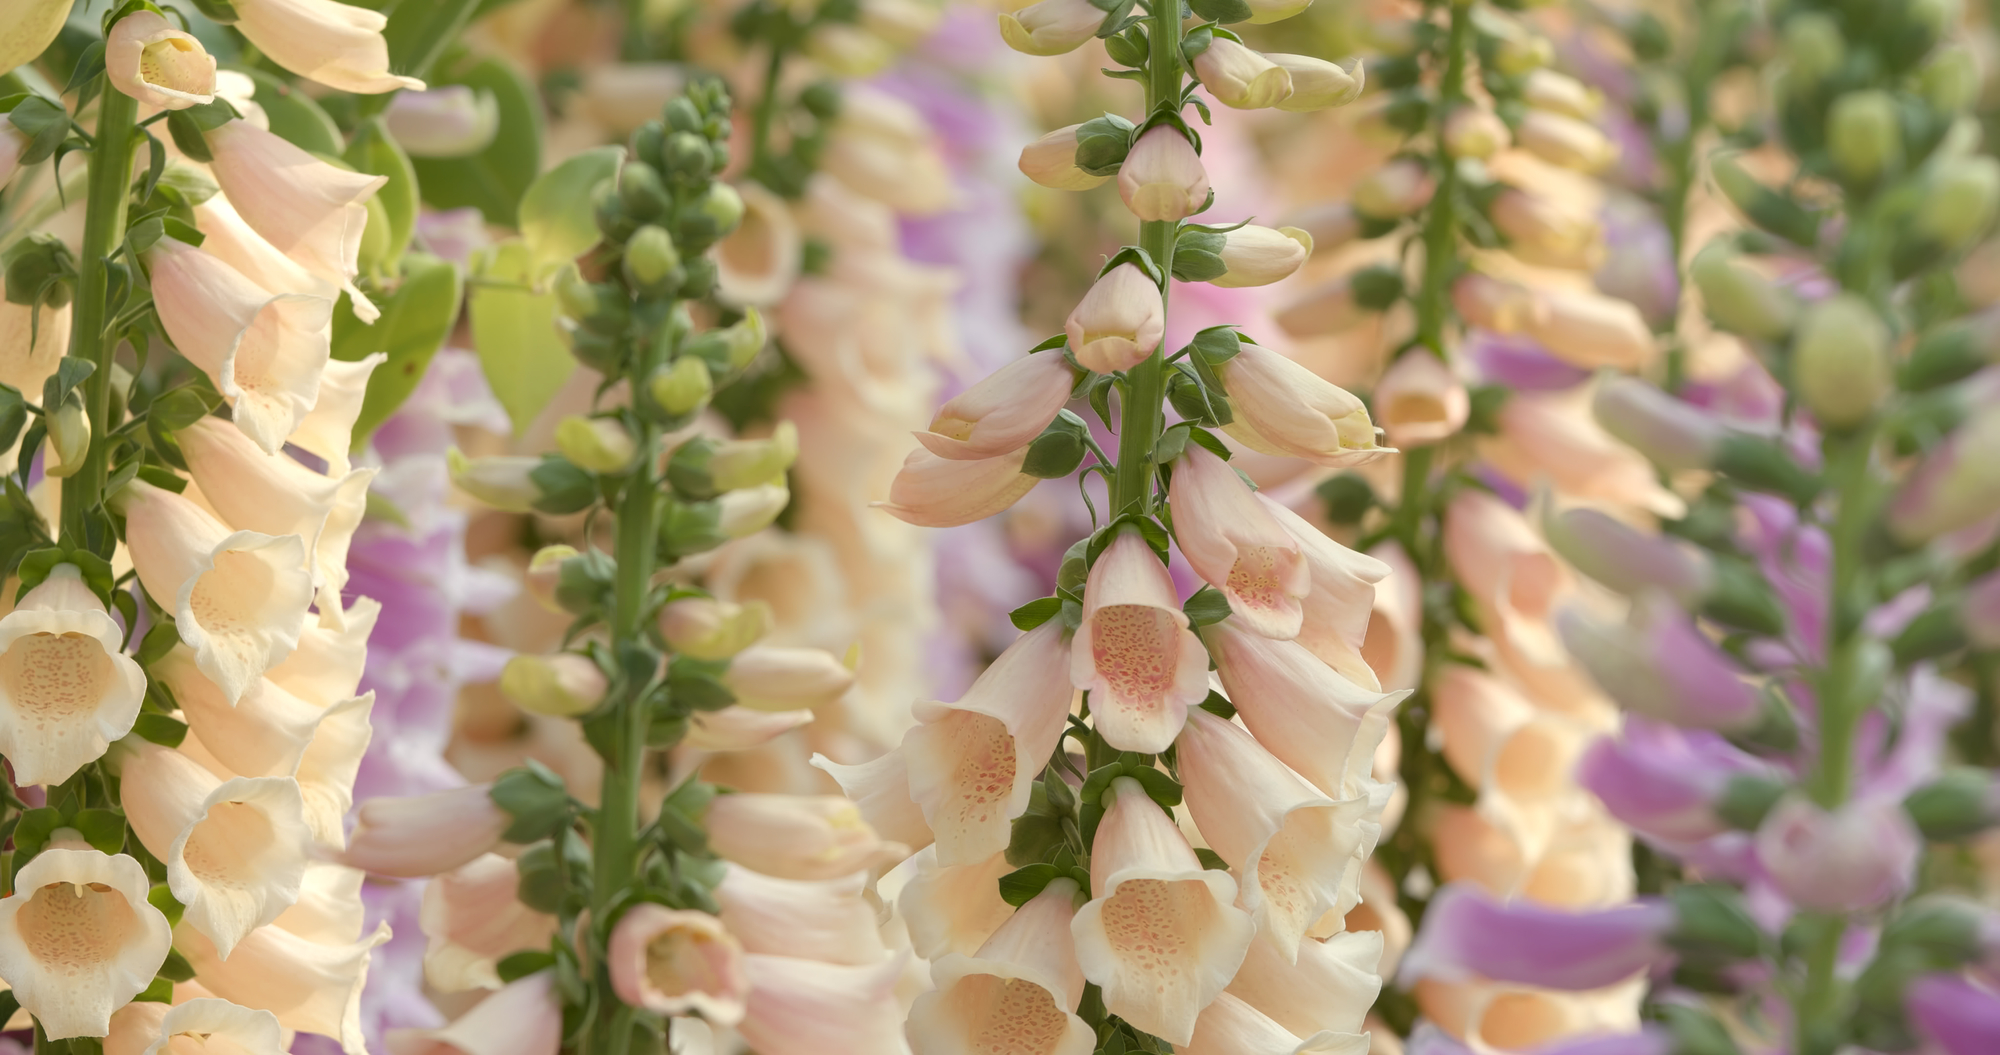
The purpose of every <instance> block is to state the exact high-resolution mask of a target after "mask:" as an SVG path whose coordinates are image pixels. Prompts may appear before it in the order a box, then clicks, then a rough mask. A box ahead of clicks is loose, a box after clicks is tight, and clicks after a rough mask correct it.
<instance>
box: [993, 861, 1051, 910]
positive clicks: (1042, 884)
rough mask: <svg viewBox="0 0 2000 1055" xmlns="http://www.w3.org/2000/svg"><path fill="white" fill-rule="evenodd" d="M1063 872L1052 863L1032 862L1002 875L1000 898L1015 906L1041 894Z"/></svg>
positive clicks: (1019, 905) (1017, 906)
mask: <svg viewBox="0 0 2000 1055" xmlns="http://www.w3.org/2000/svg"><path fill="white" fill-rule="evenodd" d="M1059 874H1061V873H1060V872H1059V870H1058V869H1057V868H1056V866H1055V865H1052V864H1046V863H1042V864H1031V865H1029V866H1028V867H1026V868H1019V869H1016V870H1014V871H1012V872H1009V873H1007V874H1006V875H1003V876H1001V877H1000V899H1001V900H1002V901H1005V902H1006V903H1008V904H1009V905H1012V906H1014V907H1015V908H1020V907H1021V906H1022V905H1025V904H1027V903H1028V902H1030V901H1033V900H1035V898H1036V897H1037V896H1038V895H1040V894H1041V892H1042V891H1043V890H1044V889H1046V888H1047V887H1048V885H1049V884H1050V883H1052V882H1054V881H1055V879H1056V877H1057V876H1058V875H1059Z"/></svg>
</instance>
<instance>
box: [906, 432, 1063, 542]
mask: <svg viewBox="0 0 2000 1055" xmlns="http://www.w3.org/2000/svg"><path fill="white" fill-rule="evenodd" d="M1027 454H1028V449H1027V448H1026V447H1022V448H1021V449H1020V450H1017V451H1015V452H1013V453H1011V454H1002V455H998V456H996V457H992V458H981V459H979V460H978V461H969V462H968V461H953V460H950V459H947V458H940V457H938V456H937V455H935V454H932V453H931V452H930V451H929V450H927V449H925V448H921V447H920V448H918V449H916V450H913V451H911V452H910V454H909V457H908V458H905V459H904V460H903V467H902V468H901V469H899V470H897V472H896V478H895V480H894V481H892V482H891V483H890V484H889V500H888V501H887V502H877V503H875V504H876V505H877V506H879V507H881V509H882V510H883V511H884V512H886V513H888V514H889V515H890V516H893V517H895V518H896V519H897V520H901V521H903V522H904V523H906V524H915V525H917V526H918V527H957V526H959V525H961V524H970V523H972V522H973V521H975V520H984V519H985V518H987V517H990V516H992V515H993V514H995V513H998V512H1001V511H1003V510H1005V509H1007V508H1008V507H1009V506H1012V505H1013V504H1014V503H1015V502H1018V501H1020V500H1021V496H1022V495H1025V494H1027V493H1028V492H1029V491H1032V490H1034V488H1035V485H1036V484H1038V483H1040V482H1041V481H1040V480H1038V479H1036V478H1035V477H1033V476H1029V475H1028V474H1027V473H1024V472H1022V471H1021V466H1022V464H1023V463H1025V462H1026V461H1027Z"/></svg>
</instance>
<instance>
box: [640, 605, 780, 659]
mask: <svg viewBox="0 0 2000 1055" xmlns="http://www.w3.org/2000/svg"><path fill="white" fill-rule="evenodd" d="M770 632H771V606H770V605H768V604H765V603H764V602H762V601H752V602H750V603H749V604H741V605H738V604H730V603H729V602H727V601H718V600H716V599H714V598H712V597H683V598H681V599H680V600H678V601H669V602H667V604H666V605H664V606H662V607H661V608H660V636H661V637H662V638H664V639H665V640H666V642H667V644H668V645H669V646H670V647H672V648H673V650H674V651H675V652H678V653H680V654H681V655H683V656H691V657H693V658H695V659H710V660H714V659H728V658H729V657H731V656H733V655H735V654H737V653H738V652H741V651H743V650H744V649H746V648H749V647H750V646H751V645H754V644H756V643H757V642H758V640H759V639H761V638H762V637H763V636H764V635H765V634H768V633H770Z"/></svg>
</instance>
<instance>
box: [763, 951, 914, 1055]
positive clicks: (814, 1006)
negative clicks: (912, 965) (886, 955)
mask: <svg viewBox="0 0 2000 1055" xmlns="http://www.w3.org/2000/svg"><path fill="white" fill-rule="evenodd" d="M743 971H744V974H745V975H746V976H747V977H748V978H749V980H750V1000H749V1006H748V1008H747V1009H746V1011H745V1013H744V1018H743V1022H742V1023H741V1024H740V1025H739V1026H737V1032H739V1033H741V1034H742V1035H743V1039H744V1040H747V1041H749V1042H750V1045H751V1047H752V1048H754V1049H755V1050H756V1051H757V1052H759V1055H821V1053H824V1052H828V1051H866V1052H870V1053H871V1055H875V1053H879V1055H909V1052H910V1047H909V1044H908V1042H907V1041H905V1040H904V1039H903V1014H902V1006H901V1004H900V1003H898V1002H897V1000H896V994H895V986H896V980H897V979H898V978H899V977H901V975H902V973H903V963H902V960H901V959H900V958H892V959H888V960H884V961H882V962H881V963H879V964H870V965H866V966H860V967H850V966H847V965H844V964H831V963H819V962H817V961H815V960H801V959H796V958H794V957H790V956H746V957H744V958H743Z"/></svg>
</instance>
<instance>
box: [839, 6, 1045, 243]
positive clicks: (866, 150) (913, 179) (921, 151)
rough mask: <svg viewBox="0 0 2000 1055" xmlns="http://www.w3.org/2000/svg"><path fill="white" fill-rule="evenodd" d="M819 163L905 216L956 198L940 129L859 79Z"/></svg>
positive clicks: (843, 101) (845, 94)
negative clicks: (939, 135)
mask: <svg viewBox="0 0 2000 1055" xmlns="http://www.w3.org/2000/svg"><path fill="white" fill-rule="evenodd" d="M1022 13H1023V14H1025V12H1022ZM820 168H821V170H822V171H824V172H826V173H828V174H829V175H831V176H833V177H835V178H837V179H838V180H839V181H840V182H841V183H843V184H845V185H846V186H847V188H848V189H850V190H853V191H856V192H858V193H860V194H862V195H864V196H866V197H870V198H873V199H875V200H876V201H878V202H882V203H884V204H887V205H890V206H893V207H894V209H895V211H896V212H898V213H901V214H902V215H905V216H929V215H932V214H934V213H937V212H939V211H941V210H943V209H946V208H948V207H950V206H951V205H952V204H953V203H954V202H955V201H956V200H957V195H958V191H957V188H956V186H955V185H954V184H953V182H952V175H951V172H950V171H949V170H948V169H947V168H946V167H945V163H944V156H943V153H942V152H941V151H940V150H939V146H938V141H937V133H936V132H935V131H934V130H933V129H932V128H931V125H930V122H929V121H927V120H926V119H925V118H924V115H923V113H922V112H921V111H919V110H918V109H917V108H916V107H915V106H913V105H911V104H910V103H909V102H907V101H905V100H903V99H899V98H897V97H895V96H893V95H890V94H889V93H887V92H884V91H881V90H879V89H876V88H871V87H869V86H867V85H866V84H862V83H859V82H856V83H850V84H848V85H846V86H845V87H844V88H843V89H842V90H841V96H840V116H839V117H838V118H836V119H835V121H834V125H833V131H832V134H831V135H829V136H828V137H827V143H826V151H825V153H824V154H823V155H822V157H821V159H820Z"/></svg>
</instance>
